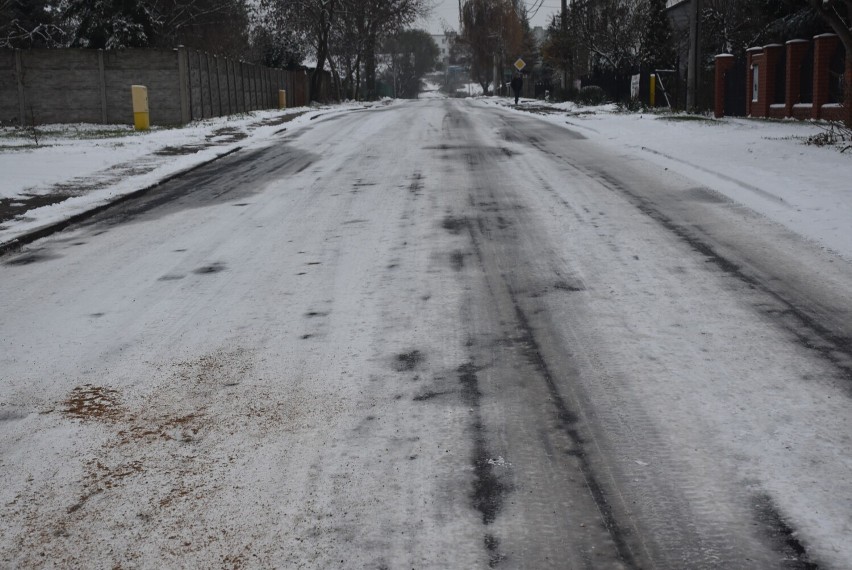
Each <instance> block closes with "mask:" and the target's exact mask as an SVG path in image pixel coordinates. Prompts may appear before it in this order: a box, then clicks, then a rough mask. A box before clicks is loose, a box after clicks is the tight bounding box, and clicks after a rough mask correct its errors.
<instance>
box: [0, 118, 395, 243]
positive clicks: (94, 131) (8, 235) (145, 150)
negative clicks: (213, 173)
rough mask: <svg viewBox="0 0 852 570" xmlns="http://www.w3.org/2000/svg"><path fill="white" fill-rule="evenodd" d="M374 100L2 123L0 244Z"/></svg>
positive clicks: (15, 240)
mask: <svg viewBox="0 0 852 570" xmlns="http://www.w3.org/2000/svg"><path fill="white" fill-rule="evenodd" d="M386 104H387V102H382V103H378V105H381V106H384V105H386ZM372 105H377V104H376V103H373V104H361V103H344V104H339V105H334V106H320V107H299V108H293V109H284V110H270V111H254V112H251V113H245V114H241V115H233V116H230V117H217V118H214V119H207V120H203V121H197V122H194V123H191V124H189V125H187V126H184V127H177V128H164V127H155V128H152V129H151V130H150V131H147V132H136V131H134V130H133V128H132V127H131V126H127V125H93V124H71V125H42V126H39V127H38V128H35V129H32V128H15V127H3V128H0V248H3V247H5V246H7V245H9V244H14V243H16V242H17V241H18V240H20V239H21V238H22V236H26V235H32V234H34V233H37V232H39V231H41V230H43V229H44V228H48V227H50V226H53V225H55V224H58V223H61V222H63V221H65V220H68V219H71V218H73V217H74V216H78V215H80V214H82V213H85V212H87V211H90V210H92V209H95V208H98V207H101V206H103V205H105V204H109V203H110V202H113V201H115V200H117V199H120V198H121V197H122V196H126V195H128V194H132V193H134V192H137V191H139V190H142V189H145V188H147V187H150V186H152V185H155V184H157V183H158V182H160V181H162V180H164V179H167V178H169V177H173V176H175V175H177V174H179V173H181V172H184V171H186V170H189V169H192V168H195V167H197V166H198V165H201V164H204V163H206V162H209V161H211V160H215V159H216V158H217V157H220V156H223V155H225V154H230V153H232V152H235V151H236V150H239V149H241V148H251V147H257V146H265V145H268V144H270V139H271V137H273V136H275V135H278V134H281V133H282V132H284V131H288V132H292V131H293V130H294V129H298V128H303V127H305V126H307V125H309V124H310V123H311V121H312V120H313V119H316V118H317V117H318V116H320V115H326V114H330V113H340V112H347V111H350V110H352V109H360V108H364V107H369V106H372Z"/></svg>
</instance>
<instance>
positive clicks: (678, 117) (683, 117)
mask: <svg viewBox="0 0 852 570" xmlns="http://www.w3.org/2000/svg"><path fill="white" fill-rule="evenodd" d="M657 120H660V121H674V122H682V123H688V122H691V123H707V124H710V125H718V124H721V122H720V121H718V120H716V119H713V118H711V117H707V116H705V115H693V114H690V113H675V114H671V115H661V116H659V117H657Z"/></svg>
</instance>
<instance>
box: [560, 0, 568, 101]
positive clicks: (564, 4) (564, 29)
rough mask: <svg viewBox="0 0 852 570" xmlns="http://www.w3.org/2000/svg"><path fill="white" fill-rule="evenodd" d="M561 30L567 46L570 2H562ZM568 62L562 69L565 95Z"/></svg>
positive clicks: (564, 0)
mask: <svg viewBox="0 0 852 570" xmlns="http://www.w3.org/2000/svg"><path fill="white" fill-rule="evenodd" d="M560 18H561V21H560V28H561V30H562V42H561V43H562V44H563V45H565V36H567V35H568V0H562V14H561V15H560ZM567 63H568V62H567V61H563V62H562V64H563V67H562V89H563V93H564V90H565V89H568V68H567V67H565V66H566V65H567Z"/></svg>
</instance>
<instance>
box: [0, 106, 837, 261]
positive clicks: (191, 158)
mask: <svg viewBox="0 0 852 570" xmlns="http://www.w3.org/2000/svg"><path fill="white" fill-rule="evenodd" d="M479 101H480V102H481V104H483V105H500V106H503V107H506V108H510V109H515V110H516V111H517V112H524V113H535V114H536V115H537V116H539V117H541V118H542V119H544V120H547V121H550V122H553V123H555V124H559V125H561V126H564V127H566V128H568V129H571V130H574V131H576V132H578V133H581V134H582V135H583V136H585V137H587V138H589V139H591V140H594V141H595V142H597V143H600V144H604V145H607V146H610V147H611V148H613V149H614V150H616V151H618V152H621V153H622V154H623V155H624V157H625V160H635V159H637V158H638V159H640V160H646V161H649V162H651V163H654V164H657V165H659V166H660V167H661V168H662V169H667V170H671V171H673V172H676V173H678V174H680V175H683V176H686V177H688V178H690V179H693V180H695V182H696V184H699V185H701V186H704V187H707V188H710V189H712V190H714V191H716V192H718V193H720V194H722V195H724V196H726V197H727V198H729V199H731V200H733V201H734V202H737V203H739V204H742V205H744V206H746V207H748V208H750V209H752V210H755V211H757V212H759V213H761V214H762V215H764V216H765V217H767V218H769V219H771V220H773V221H775V222H777V223H780V224H782V225H784V226H785V227H787V228H789V229H790V230H792V231H794V232H796V233H798V234H800V235H803V236H805V237H807V238H808V239H810V240H813V241H814V242H816V243H818V244H819V245H820V246H822V247H823V248H825V249H827V250H829V251H832V252H834V253H836V254H838V255H840V256H842V257H844V258H846V259H848V260H852V224H850V223H849V221H850V220H852V182H850V181H852V153H849V152H847V153H840V152H839V151H838V150H837V149H836V148H833V147H817V146H810V145H807V144H805V141H806V140H807V139H808V137H811V136H813V135H817V134H819V133H821V132H823V130H824V129H825V126H824V125H821V124H816V123H812V122H797V121H764V120H750V119H739V118H725V119H721V120H714V119H710V118H703V117H693V116H684V115H671V114H648V113H644V114H642V113H621V112H618V111H617V109H616V108H615V107H614V106H605V107H594V108H579V107H577V106H576V105H574V104H573V103H558V104H557V103H545V102H542V101H533V100H523V101H522V102H521V104H520V105H518V107H515V106H514V105H512V104H511V101H510V100H509V99H506V98H494V97H485V98H480V99H479ZM388 103H389V102H388V101H384V102H382V103H379V105H386V104H388ZM365 106H369V105H364V104H358V103H346V104H342V105H335V106H333V107H321V108H308V107H304V108H298V109H287V110H284V111H259V112H254V113H250V114H246V115H240V116H234V117H221V118H216V119H210V120H205V121H200V122H196V123H193V124H191V125H188V126H186V127H182V128H174V129H166V128H159V129H153V130H151V131H149V132H147V133H136V132H134V131H133V130H132V129H131V128H130V127H126V126H115V125H111V126H104V125H52V126H43V127H39V129H38V130H37V132H35V133H33V132H32V131H31V130H28V129H15V128H2V129H0V173H2V178H0V214H4V215H2V216H0V246H2V245H3V244H9V243H14V242H15V241H16V240H18V239H20V238H21V236H24V235H28V234H32V233H33V232H37V231H39V230H40V229H41V228H45V227H49V226H51V225H53V224H56V223H59V222H61V221H63V220H67V219H69V218H71V217H73V216H75V215H78V214H80V213H82V212H86V211H88V210H91V209H92V208H96V207H98V206H101V205H103V204H106V203H109V202H111V201H114V200H116V199H118V198H120V197H121V196H124V195H127V194H130V193H133V192H135V191H138V190H140V189H143V188H146V187H148V186H151V185H153V184H156V183H157V182H159V181H161V180H163V179H164V178H168V177H170V176H174V175H175V174H178V173H180V172H183V171H185V170H187V169H191V168H193V167H195V166H198V165H199V164H203V163H205V162H207V161H210V160H215V158H216V157H218V156H221V155H223V154H227V153H230V152H233V151H235V150H237V149H239V148H247V147H251V146H263V145H268V144H270V138H271V137H273V136H275V135H276V134H278V133H281V132H282V131H283V130H285V129H288V130H291V131H292V130H293V129H297V128H302V127H304V126H306V125H309V124H310V122H311V120H312V119H314V118H316V117H317V116H318V115H320V114H327V113H338V112H346V111H349V110H351V109H353V108H363V107H365Z"/></svg>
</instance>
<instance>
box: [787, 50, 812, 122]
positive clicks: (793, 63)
mask: <svg viewBox="0 0 852 570" xmlns="http://www.w3.org/2000/svg"><path fill="white" fill-rule="evenodd" d="M809 44H810V42H809V41H808V40H790V41H789V42H787V92H786V93H785V96H784V102H785V105H784V114H785V115H786V116H787V117H792V116H793V105H796V104H797V103H801V101H800V98H801V96H802V87H801V81H802V61H804V59H805V55H806V54H807V53H808V47H809Z"/></svg>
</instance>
